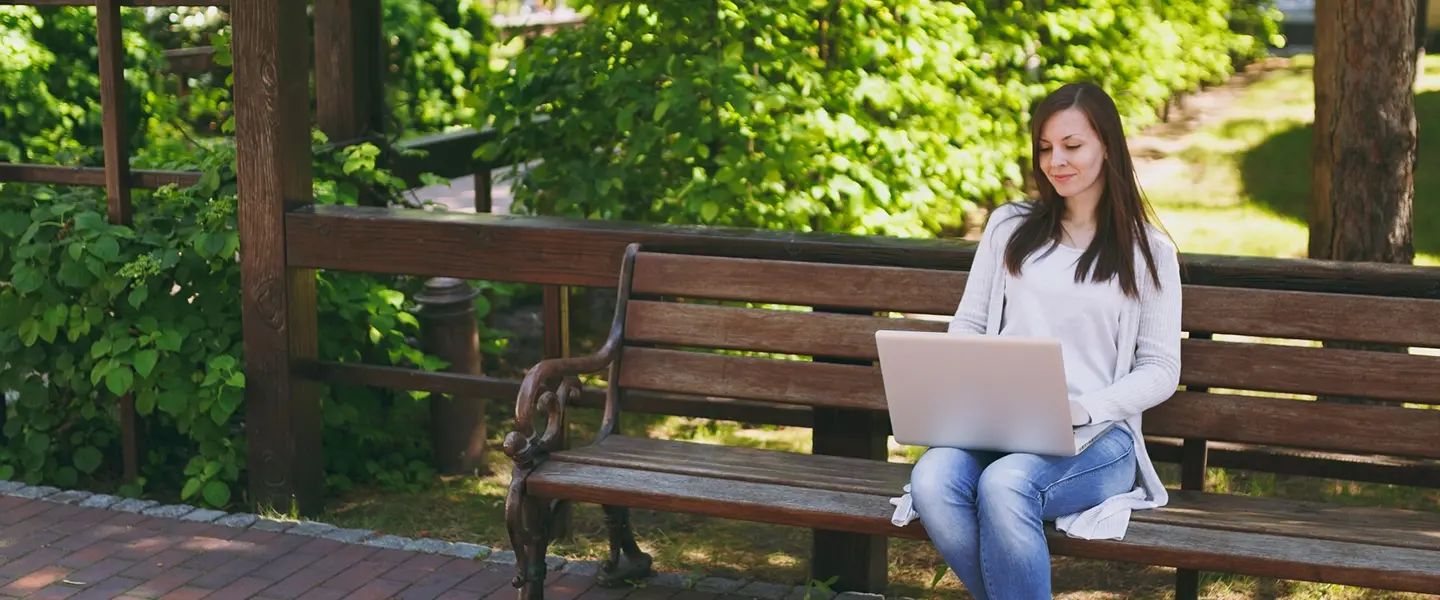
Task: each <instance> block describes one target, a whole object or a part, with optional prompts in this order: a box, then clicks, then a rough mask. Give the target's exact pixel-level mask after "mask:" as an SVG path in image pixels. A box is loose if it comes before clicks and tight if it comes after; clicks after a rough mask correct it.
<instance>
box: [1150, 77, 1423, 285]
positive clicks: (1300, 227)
mask: <svg viewBox="0 0 1440 600" xmlns="http://www.w3.org/2000/svg"><path fill="white" fill-rule="evenodd" d="M1275 64H1276V65H1277V66H1274V67H1271V68H1269V69H1266V70H1265V71H1264V72H1263V73H1262V74H1260V75H1258V76H1257V80H1256V81H1254V82H1253V83H1251V84H1249V85H1247V86H1246V87H1245V88H1244V89H1243V91H1241V92H1239V93H1238V94H1237V95H1236V97H1235V98H1234V101H1233V103H1231V104H1230V105H1229V106H1227V107H1225V109H1224V111H1223V117H1222V118H1220V119H1218V120H1216V121H1215V122H1210V123H1207V124H1206V125H1205V126H1204V127H1202V128H1200V129H1199V130H1198V131H1194V132H1184V133H1183V134H1181V135H1178V136H1175V137H1173V138H1168V139H1162V140H1161V142H1162V143H1161V144H1158V145H1160V146H1162V147H1163V148H1164V151H1161V152H1156V153H1151V154H1150V155H1148V156H1145V158H1147V159H1150V160H1151V161H1152V162H1151V165H1150V166H1151V173H1152V175H1151V176H1150V177H1149V178H1148V180H1146V181H1144V184H1145V191H1146V194H1147V195H1148V196H1149V198H1150V200H1151V202H1152V203H1154V205H1155V207H1156V212H1157V213H1159V215H1160V218H1161V221H1162V222H1163V223H1164V225H1165V226H1166V228H1167V229H1168V230H1169V231H1170V233H1171V234H1172V235H1173V236H1174V238H1175V241H1176V243H1177V244H1178V245H1179V246H1180V248H1181V250H1182V251H1185V252H1196V253H1206V254H1232V255H1249V256H1284V257H1303V256H1305V255H1306V245H1307V241H1308V240H1307V236H1308V228H1307V226H1306V222H1307V220H1308V218H1309V209H1310V176H1311V172H1312V171H1311V164H1310V160H1311V151H1310V143H1311V140H1312V138H1313V119H1314V93H1313V88H1312V87H1311V86H1312V84H1311V80H1310V75H1309V73H1310V71H1309V69H1310V67H1311V65H1312V64H1313V63H1312V61H1311V60H1310V59H1309V57H1303V56H1302V57H1297V58H1296V59H1294V60H1289V61H1277V63H1275ZM1417 92H1418V93H1417V94H1416V98H1415V113H1416V117H1417V120H1418V125H1419V130H1420V132H1421V134H1420V144H1419V145H1420V147H1419V150H1418V157H1419V164H1417V165H1416V168H1415V202H1414V237H1415V248H1416V252H1417V256H1416V261H1415V262H1416V264H1421V265H1432V266H1433V265H1440V135H1436V134H1435V133H1434V132H1436V131H1440V56H1430V57H1427V58H1426V61H1425V63H1424V64H1423V70H1422V72H1421V76H1420V77H1419V80H1418V82H1417ZM1162 137H1163V136H1162ZM1166 142H1168V143H1166ZM1144 179H1145V178H1144V177H1142V180H1144Z"/></svg>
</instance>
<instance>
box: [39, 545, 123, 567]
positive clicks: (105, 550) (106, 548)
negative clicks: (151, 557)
mask: <svg viewBox="0 0 1440 600" xmlns="http://www.w3.org/2000/svg"><path fill="white" fill-rule="evenodd" d="M65 539H70V538H65ZM62 541H63V540H62ZM52 547H54V548H56V549H60V550H68V548H59V547H58V545H55V546H52ZM122 547H123V546H121V545H120V544H119V543H118V542H114V541H110V540H101V541H98V542H95V543H93V544H90V545H89V546H85V547H83V548H80V549H78V550H75V551H74V552H72V553H70V555H68V556H66V557H64V558H61V559H60V560H59V561H58V562H57V563H56V564H58V565H60V566H62V567H67V568H70V569H83V568H85V567H88V566H90V565H93V564H95V563H97V562H100V561H102V560H104V559H106V558H109V557H111V556H114V555H115V554H117V553H119V552H120V548H122Z"/></svg>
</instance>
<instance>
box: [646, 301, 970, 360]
mask: <svg viewBox="0 0 1440 600" xmlns="http://www.w3.org/2000/svg"><path fill="white" fill-rule="evenodd" d="M626 310H627V311H628V313H629V314H628V316H627V317H626V320H625V339H626V341H627V342H630V343H640V344H647V343H653V344H664V345H676V346H691V347H700V348H720V349H725V350H753V351H760V352H778V353H782V354H799V355H803V356H829V357H836V358H852V359H863V360H876V359H877V351H876V349H875V332H876V331H877V330H881V329H901V330H906V331H944V330H945V326H946V324H945V323H944V322H940V321H926V320H921V319H892V318H886V317H873V316H868V315H847V314H835V313H819V312H801V311H789V310H768V309H750V308H738V307H728V306H715V305H706V304H689V303H676V302H653V301H643V300H632V301H631V302H630V303H629V305H628V306H627V307H626Z"/></svg>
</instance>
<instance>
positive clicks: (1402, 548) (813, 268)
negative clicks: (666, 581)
mask: <svg viewBox="0 0 1440 600" xmlns="http://www.w3.org/2000/svg"><path fill="white" fill-rule="evenodd" d="M964 281H965V274H964V273H963V272H958V271H941V270H924V269H910V268H895V267H869V266H851V265H836V264H821V263H804V262H790V261H781V260H754V259H737V258H722V257H711V256H695V255H682V254H664V253H649V252H642V251H640V249H639V247H638V246H634V245H632V246H630V247H629V248H628V249H627V253H626V256H625V259H624V262H623V265H622V269H621V279H620V281H619V284H618V295H617V298H618V303H619V304H618V307H617V310H616V313H615V316H614V322H613V328H612V330H611V332H610V336H609V338H608V339H607V340H606V342H605V345H604V347H603V348H602V349H601V350H600V351H599V352H598V353H596V354H594V355H592V356H586V357H580V358H570V359H558V360H547V361H544V362H541V363H540V364H539V365H537V366H536V367H535V368H534V369H533V370H532V371H531V372H530V373H529V374H528V376H527V378H526V379H525V380H524V383H523V385H522V387H521V392H520V395H519V399H518V403H517V406H516V431H514V432H512V433H511V434H510V435H509V436H508V437H507V438H506V440H505V451H506V453H507V454H508V455H510V456H511V457H512V458H513V459H514V461H515V473H514V479H513V482H512V485H511V488H510V496H509V498H508V501H507V504H506V517H507V525H508V527H509V531H510V536H511V541H512V544H513V546H514V548H515V550H516V554H517V565H518V567H517V569H518V575H517V578H516V581H515V585H516V586H517V587H521V588H522V590H521V594H522V596H524V597H529V598H540V597H541V595H542V594H543V589H542V587H543V586H541V585H539V583H540V582H543V581H544V576H545V571H544V570H545V565H544V562H543V557H544V554H545V550H546V545H547V538H548V533H547V531H548V517H549V515H550V514H551V511H552V510H553V508H554V507H555V506H556V505H557V504H558V503H560V502H564V501H578V502H587V503H595V504H600V505H603V506H604V507H605V514H606V521H607V525H609V526H610V527H611V549H612V557H611V559H610V560H609V561H607V562H606V563H605V564H604V565H603V567H602V574H601V578H602V580H603V581H604V582H608V583H614V582H616V581H618V580H622V579H625V578H631V577H640V576H644V575H646V574H648V573H649V572H650V567H651V565H650V559H649V557H648V556H646V555H645V554H644V553H642V552H641V551H640V550H639V548H638V547H637V546H636V544H635V541H634V536H633V533H632V532H631V531H630V525H629V517H628V512H627V511H628V508H627V507H634V508H641V509H650V510H659V511H672V512H685V513H694V514H702V515H710V516H716V517H723V518H733V519H742V520H749V521H757V522H765V523H776V524H784V525H791V526H798V527H809V528H816V529H820V530H832V531H843V532H853V533H858V534H868V535H873V536H891V537H897V536H898V537H911V538H924V537H925V535H926V534H925V531H924V528H923V526H922V525H921V524H920V523H919V521H916V522H914V523H912V524H911V525H909V526H907V527H904V528H897V527H895V526H893V525H892V524H891V523H890V521H889V517H890V516H891V513H892V510H893V507H892V506H891V505H890V504H889V503H888V499H889V498H891V497H894V496H896V495H898V493H899V492H900V490H901V487H902V486H903V485H904V484H905V483H907V481H908V479H909V472H910V465H908V464H901V463H892V462H884V461H878V460H866V459H862V458H847V457H840V456H819V455H813V454H801V453H792V452H782V451H768V450H756V449H749V448H738V447H726V446H716V445H704V444H697V443H689V442H683V441H668V440H655V439H643V438H635V437H626V436H622V435H618V434H614V432H615V431H616V422H617V419H618V418H619V417H620V413H619V406H620V404H621V402H620V401H619V400H620V398H621V396H620V394H624V393H625V392H626V391H628V390H645V391H651V392H668V393H675V394H685V395H690V396H693V397H696V398H715V399H717V401H721V400H718V399H741V400H749V401H762V402H772V403H780V404H787V405H808V406H812V407H817V408H830V409H842V410H846V411H868V412H870V413H872V414H874V413H877V412H883V411H884V410H885V396H884V393H883V389H882V385H881V380H880V375H879V370H878V368H877V367H875V366H874V361H875V359H876V353H875V346H874V339H873V333H874V331H875V330H877V329H881V328H902V329H916V330H943V329H944V328H945V322H944V319H935V318H914V317H915V316H917V315H919V316H923V315H940V316H942V317H944V316H948V315H949V314H951V313H952V312H953V310H954V307H955V306H956V304H957V302H958V301H959V297H960V294H961V292H962V290H963V289H964ZM747 306H762V307H760V308H752V307H747ZM797 307H798V308H797ZM899 315H906V317H900V316H899ZM1184 327H1185V330H1186V331H1187V332H1190V333H1189V334H1188V337H1189V339H1187V340H1185V341H1184V343H1183V367H1182V370H1183V374H1182V378H1181V379H1182V380H1181V383H1182V386H1183V387H1184V390H1183V391H1177V393H1176V395H1175V396H1174V397H1172V398H1171V399H1170V400H1168V401H1167V402H1165V403H1163V404H1161V405H1160V406H1158V407H1157V408H1154V409H1152V410H1151V411H1149V412H1147V413H1146V415H1145V433H1146V434H1147V442H1148V443H1150V444H1151V447H1152V449H1153V450H1152V454H1155V455H1156V456H1157V458H1158V459H1159V460H1165V458H1164V457H1166V456H1170V457H1172V459H1173V458H1177V457H1178V458H1180V459H1182V465H1181V469H1182V474H1183V478H1184V479H1185V482H1184V483H1185V485H1184V486H1183V488H1188V489H1181V490H1176V491H1175V492H1174V493H1173V494H1172V497H1171V501H1170V504H1169V505H1168V506H1167V507H1164V508H1162V509H1157V510H1152V511H1142V512H1137V513H1136V514H1135V515H1134V517H1133V519H1132V523H1131V526H1130V529H1129V532H1128V534H1127V535H1126V537H1125V539H1124V540H1123V541H1098V540H1078V539H1071V538H1068V537H1066V536H1064V535H1063V534H1059V533H1057V532H1055V531H1054V529H1053V527H1052V528H1051V529H1050V531H1049V533H1050V537H1049V540H1050V547H1051V551H1052V552H1053V553H1057V554H1063V555H1071V556H1080V557H1090V558H1099V559H1107V560H1118V561H1129V562H1136V563H1143V564H1149V565H1160V566H1169V567H1176V568H1178V569H1180V571H1179V572H1178V573H1179V577H1178V584H1177V585H1178V589H1177V597H1180V598H1185V597H1194V594H1195V587H1196V584H1195V572H1196V571H1197V570H1198V571H1216V572H1226V573H1236V574H1246V575H1256V576H1268V577H1276V578H1282V579H1295V580H1308V581H1318V582H1328V583H1338V584H1345V585H1356V586H1362V587H1377V588H1384V589H1391V590H1402V591H1417V592H1440V514H1437V513H1428V512H1418V511H1410V510H1400V509H1392V508H1381V507H1373V506H1371V507H1353V506H1344V505H1341V504H1338V503H1337V504H1331V503H1323V502H1314V501H1295V500H1284V499H1277V498H1268V497H1252V496H1245V495H1238V494H1219V493H1207V492H1203V491H1200V489H1201V488H1202V487H1203V483H1204V473H1205V469H1206V462H1205V461H1206V451H1205V450H1206V443H1207V441H1212V442H1220V443H1224V444H1228V445H1229V446H1230V451H1231V452H1241V453H1243V452H1253V453H1255V455H1256V456H1261V457H1270V460H1256V461H1255V464H1256V465H1257V466H1255V467H1253V468H1257V469H1261V470H1264V469H1265V468H1266V466H1267V465H1282V466H1283V465H1287V464H1288V465H1290V466H1291V467H1293V466H1294V465H1295V464H1299V463H1295V461H1290V462H1287V461H1286V460H1284V459H1285V458H1286V457H1289V458H1293V459H1295V460H1298V461H1300V463H1303V464H1311V463H1314V464H1321V463H1323V464H1329V465H1331V466H1334V465H1337V464H1338V465H1340V466H1341V467H1344V466H1345V465H1346V464H1351V463H1352V462H1353V463H1363V462H1367V461H1368V462H1387V461H1390V462H1396V463H1401V464H1409V465H1411V466H1412V467H1415V468H1420V469H1422V470H1423V469H1427V468H1430V467H1433V466H1434V465H1435V464H1436V463H1435V462H1434V461H1435V459H1440V410H1435V409H1436V408H1440V407H1436V406H1433V405H1435V404H1440V357H1437V356H1434V355H1417V354H1412V353H1405V352H1403V351H1402V352H1387V351H1367V350H1356V349H1335V348H1331V347H1315V346H1314V344H1310V346H1309V347H1306V346H1305V345H1303V344H1296V343H1294V342H1290V343H1288V344H1287V343H1273V342H1275V341H1276V340H1275V339H1274V338H1283V339H1284V340H1325V341H1326V342H1327V343H1328V342H1337V341H1340V342H1365V343H1379V344H1390V345H1395V346H1416V347H1426V348H1437V347H1440V300H1425V299H1405V298H1384V297H1371V296H1359V295H1347V294H1333V293H1310V292H1295V291H1276V290H1259V289H1238V288H1220V287H1206V286H1196V285H1188V284H1187V285H1186V288H1185V290H1184ZM1212 336H1213V339H1209V338H1211V337H1212ZM1234 336H1251V337H1244V338H1237V337H1234ZM1259 338H1269V339H1268V341H1266V340H1261V339H1259ZM722 351H723V352H722ZM797 358H798V359H797ZM586 373H601V375H602V376H603V377H604V379H605V380H606V381H608V382H609V384H610V388H609V390H610V392H609V397H608V398H607V402H606V407H605V419H604V424H603V425H602V427H601V431H600V432H599V433H598V436H597V439H596V441H595V442H594V443H592V444H591V445H588V446H585V447H580V448H574V449H569V450H560V448H559V445H558V444H559V439H560V438H559V435H558V434H559V427H558V424H559V423H561V422H562V419H561V416H562V415H563V413H564V411H565V408H566V406H567V404H569V405H573V404H574V399H575V398H576V397H577V396H578V393H579V391H578V390H579V389H580V385H581V383H580V380H579V379H578V378H577V376H578V375H581V374H586ZM963 384H964V382H957V385H963ZM1242 391H1243V392H1246V393H1240V392H1242ZM1249 392H1262V393H1265V394H1261V395H1257V394H1254V393H1249ZM1283 394H1290V395H1310V396H1311V397H1312V398H1313V396H1314V395H1325V396H1327V397H1328V396H1344V397H1359V398H1366V399H1369V401H1367V402H1355V401H1349V402H1339V401H1323V402H1317V401H1303V400H1301V399H1296V398H1295V397H1293V396H1292V397H1282V396H1281V395H1283ZM1425 405H1430V406H1428V408H1427V407H1426V406H1425ZM882 418H883V417H882ZM1167 444H1168V445H1167ZM1166 448H1170V449H1171V450H1172V451H1168V452H1167V451H1166ZM1257 449H1260V450H1263V451H1260V450H1257ZM1335 456H1339V457H1340V458H1338V459H1337V458H1334V457H1335ZM1276 457H1279V458H1278V459H1276ZM1305 461H1309V462H1308V463H1307V462H1305ZM1347 461H1350V462H1347ZM1322 472H1323V469H1322ZM1335 472H1339V473H1345V472H1349V471H1346V470H1345V469H1343V468H1342V469H1340V470H1338V471H1335V470H1333V469H1332V471H1330V473H1332V474H1333V473H1335ZM1356 472H1359V471H1356ZM1428 484H1429V485H1430V486H1431V487H1440V479H1430V480H1429V481H1428ZM1352 502H1353V501H1352Z"/></svg>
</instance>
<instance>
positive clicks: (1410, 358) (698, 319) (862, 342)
mask: <svg viewBox="0 0 1440 600" xmlns="http://www.w3.org/2000/svg"><path fill="white" fill-rule="evenodd" d="M945 327H946V324H945V323H944V322H940V321H930V320H923V319H892V318H886V317H875V316H865V315H848V314H834V313H812V312H801V311H792V310H766V309H751V308H738V307H729V306H714V305H705V304H690V303H677V302H654V301H640V300H637V301H632V302H630V304H629V308H628V312H627V315H626V322H625V338H626V339H627V340H629V341H631V342H634V343H648V344H657V345H668V346H688V347H696V348H714V349H721V350H749V351H756V352H770V353H778V354H797V355H802V356H821V357H827V358H847V359H859V360H870V361H873V360H876V359H877V355H876V349H875V331H876V330H878V329H905V330H918V331H944V330H945ZM1181 356H1182V360H1181V377H1180V383H1181V384H1183V385H1187V386H1203V387H1223V388H1234V389H1243V390H1253V391H1262V392H1276V393H1287V394H1307V395H1317V394H1318V395H1337V396H1354V397H1366V398H1373V399H1378V400H1390V401H1397V402H1415V403H1422V404H1440V359H1437V358H1436V357H1432V356H1420V355H1413V354H1402V353H1390V352H1368V351H1360V350H1336V349H1323V348H1305V347H1297V346H1282V345H1275V344H1245V343H1235V342H1218V341H1209V340H1189V339H1187V340H1184V341H1183V342H1182V347H1181Z"/></svg>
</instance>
